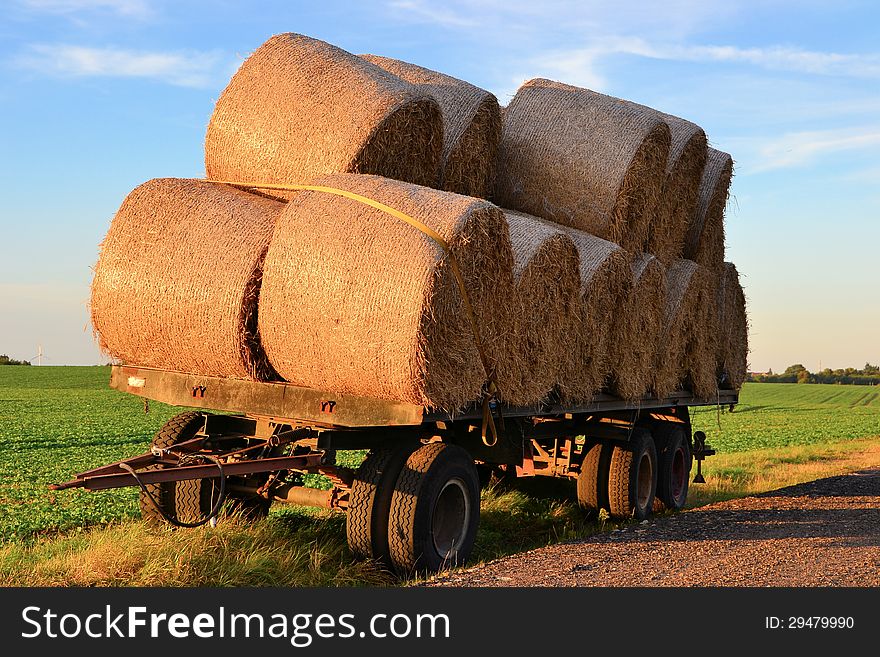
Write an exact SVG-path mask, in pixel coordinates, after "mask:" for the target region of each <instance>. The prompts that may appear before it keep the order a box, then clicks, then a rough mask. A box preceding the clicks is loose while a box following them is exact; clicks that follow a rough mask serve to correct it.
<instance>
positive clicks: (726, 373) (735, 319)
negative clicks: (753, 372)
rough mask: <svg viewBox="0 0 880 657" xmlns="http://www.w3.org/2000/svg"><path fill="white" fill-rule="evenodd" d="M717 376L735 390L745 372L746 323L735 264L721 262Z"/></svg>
mask: <svg viewBox="0 0 880 657" xmlns="http://www.w3.org/2000/svg"><path fill="white" fill-rule="evenodd" d="M717 299H718V334H719V338H718V377H719V379H721V380H722V381H724V382H726V383H727V384H729V385H730V386H731V387H733V388H735V389H739V388H740V387H742V384H743V381H745V379H746V375H747V373H748V354H749V322H748V317H747V316H746V297H745V293H744V292H743V289H742V285H741V284H740V281H739V273H738V272H737V270H736V265H734V264H733V263H732V262H725V263H724V266H723V268H722V273H721V276H720V284H719V286H718V298H717Z"/></svg>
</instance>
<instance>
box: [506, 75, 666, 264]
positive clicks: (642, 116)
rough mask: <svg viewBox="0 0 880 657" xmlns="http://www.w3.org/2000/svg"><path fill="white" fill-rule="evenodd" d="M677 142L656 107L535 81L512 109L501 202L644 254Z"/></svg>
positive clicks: (521, 91)
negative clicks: (671, 151) (672, 140)
mask: <svg viewBox="0 0 880 657" xmlns="http://www.w3.org/2000/svg"><path fill="white" fill-rule="evenodd" d="M669 147H670V133H669V127H668V126H667V125H666V123H665V122H664V121H663V120H662V119H660V118H659V117H658V116H657V113H656V112H655V111H654V110H649V109H648V108H641V107H640V106H635V105H633V104H627V103H625V102H624V101H621V100H619V99H617V98H612V97H611V96H605V95H603V94H600V93H596V92H594V91H590V90H588V89H580V88H578V87H572V86H569V85H566V84H562V83H559V82H552V81H550V80H543V79H535V80H531V81H529V82H527V83H525V84H524V85H523V86H522V87H520V89H519V91H517V93H516V96H515V97H514V98H513V100H512V101H511V102H510V104H509V105H508V106H507V108H506V109H505V111H504V126H503V129H502V136H501V146H500V148H499V156H498V158H499V163H498V172H497V176H496V184H495V200H496V201H497V202H498V203H499V204H500V205H502V206H504V207H508V208H511V209H514V210H520V211H522V212H528V213H530V214H534V215H537V216H540V217H543V218H545V219H548V220H550V221H555V222H557V223H560V224H564V225H566V226H570V227H574V228H577V229H580V230H583V231H586V232H589V233H592V234H593V235H596V236H598V237H601V238H603V239H606V240H610V241H612V242H616V243H617V244H619V245H621V246H623V247H624V248H625V249H627V250H628V251H631V252H633V253H641V252H642V251H643V250H644V248H645V245H646V243H647V238H648V223H649V219H650V213H652V212H653V209H654V208H655V207H656V205H657V202H658V199H659V196H660V190H661V187H662V185H663V181H664V177H665V167H666V160H667V156H668V154H669Z"/></svg>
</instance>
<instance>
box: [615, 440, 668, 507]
mask: <svg viewBox="0 0 880 657" xmlns="http://www.w3.org/2000/svg"><path fill="white" fill-rule="evenodd" d="M656 493H657V449H656V447H655V446H654V440H653V438H652V437H651V433H650V432H649V431H648V430H647V429H644V428H642V427H636V428H635V429H633V432H632V435H631V436H630V439H629V442H628V443H626V444H622V445H614V447H613V451H612V453H611V466H610V468H609V472H608V507H609V511H610V512H611V516H612V517H614V518H630V517H632V518H635V519H637V520H644V519H645V518H647V517H648V516H649V515H650V514H651V511H652V509H653V506H654V497H655V495H656Z"/></svg>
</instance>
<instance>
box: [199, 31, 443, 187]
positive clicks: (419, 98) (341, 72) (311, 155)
mask: <svg viewBox="0 0 880 657" xmlns="http://www.w3.org/2000/svg"><path fill="white" fill-rule="evenodd" d="M442 148H443V119H442V116H441V114H440V108H439V107H438V106H437V103H436V102H435V101H434V99H433V98H431V97H430V96H428V95H427V94H426V93H425V92H423V91H420V90H419V89H418V88H416V87H414V86H413V85H411V84H409V83H407V82H404V81H403V80H401V79H400V78H398V77H396V76H394V75H391V74H390V73H388V72H387V71H385V70H383V69H381V68H380V67H378V66H376V65H375V64H372V63H370V62H367V61H366V60H364V59H361V58H360V57H358V56H356V55H353V54H351V53H349V52H346V51H345V50H342V49H341V48H337V47H336V46H332V45H330V44H328V43H324V42H323V41H318V40H316V39H311V38H309V37H306V36H302V35H299V34H292V33H286V34H278V35H276V36H273V37H272V38H271V39H269V40H268V41H267V42H266V43H264V44H263V45H262V46H260V47H259V48H258V49H257V50H256V51H255V52H254V53H253V54H252V55H251V56H250V57H248V58H247V59H246V60H245V62H244V63H243V64H242V65H241V68H239V70H238V72H237V73H236V74H235V75H234V76H233V78H232V81H231V82H230V83H229V85H228V86H227V87H226V89H225V90H224V91H223V93H222V94H221V96H220V99H219V100H218V101H217V105H216V107H215V108H214V113H213V115H212V116H211V121H210V123H209V125H208V131H207V135H206V137H205V169H206V171H207V174H208V178H211V179H214V180H236V181H245V182H260V183H282V184H283V183H291V182H292V183H301V182H304V181H306V180H308V179H310V178H312V177H314V176H316V175H325V174H328V173H338V172H354V173H371V174H379V175H383V176H387V177H389V178H397V179H400V180H407V181H411V182H415V183H418V184H423V185H433V184H435V183H436V181H437V175H438V171H439V166H440V156H441V151H442ZM280 196H285V195H284V194H280Z"/></svg>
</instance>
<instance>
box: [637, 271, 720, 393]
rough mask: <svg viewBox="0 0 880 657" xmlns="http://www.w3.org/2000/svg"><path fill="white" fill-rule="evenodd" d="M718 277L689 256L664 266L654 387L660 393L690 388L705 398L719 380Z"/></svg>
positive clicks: (714, 391) (712, 391) (715, 390)
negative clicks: (717, 358) (664, 282)
mask: <svg viewBox="0 0 880 657" xmlns="http://www.w3.org/2000/svg"><path fill="white" fill-rule="evenodd" d="M713 281H714V277H713V276H712V275H711V273H710V272H709V271H708V270H707V269H705V268H704V267H700V266H699V265H698V264H696V263H695V262H692V261H690V260H677V261H675V262H674V263H672V264H671V265H670V266H669V267H667V269H666V308H665V311H664V320H663V321H664V326H663V332H662V334H661V336H660V341H659V346H658V350H657V362H656V365H655V368H654V380H653V385H652V388H653V390H654V393H655V394H656V396H658V397H666V396H668V395H669V394H670V393H672V392H674V391H676V390H678V389H680V388H686V389H689V390H691V391H693V393H694V394H695V395H696V396H698V397H702V398H706V399H710V398H713V397H715V395H716V392H717V382H716V379H715V365H716V355H717V309H716V307H715V292H716V289H715V286H714V283H713Z"/></svg>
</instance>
